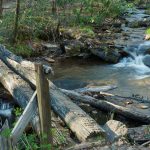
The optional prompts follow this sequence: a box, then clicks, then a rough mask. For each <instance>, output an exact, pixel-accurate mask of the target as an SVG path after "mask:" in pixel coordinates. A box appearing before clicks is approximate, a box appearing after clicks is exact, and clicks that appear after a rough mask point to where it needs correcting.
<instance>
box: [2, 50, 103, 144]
mask: <svg viewBox="0 0 150 150" xmlns="http://www.w3.org/2000/svg"><path fill="white" fill-rule="evenodd" d="M0 58H1V59H2V60H3V61H4V62H5V64H6V65H8V66H9V67H10V68H11V69H13V71H15V72H16V73H19V75H21V77H23V78H24V79H26V80H28V81H30V83H32V85H33V86H34V87H35V81H36V80H35V69H34V67H33V63H31V62H29V61H24V60H22V59H21V58H20V57H19V58H18V57H17V56H16V55H14V54H12V53H11V52H9V51H8V50H5V49H4V48H0ZM23 64H25V65H23ZM28 65H29V66H28ZM28 67H29V68H28ZM4 78H5V77H4ZM18 85H19V83H18ZM49 87H50V89H49V92H50V99H51V104H52V108H53V110H54V111H55V112H56V113H57V114H58V115H59V116H60V117H61V118H62V119H63V120H64V121H65V122H66V124H67V125H68V126H69V128H70V129H71V130H72V131H73V132H74V133H75V135H76V136H77V138H78V139H79V140H80V141H86V140H88V139H89V138H92V137H95V136H97V135H98V136H100V135H102V136H103V135H104V134H105V131H104V130H103V129H102V128H101V127H100V126H99V125H98V124H97V123H96V121H95V120H94V119H92V118H91V117H90V116H89V115H87V114H86V113H85V112H84V111H83V110H82V109H81V108H80V107H78V106H77V105H76V104H75V103H73V102H72V101H71V100H70V98H69V97H67V96H66V95H65V94H64V93H63V92H61V91H60V90H59V89H58V88H57V87H56V86H55V85H54V84H53V83H52V82H51V81H49ZM7 88H8V89H9V87H7ZM7 88H6V89H7ZM12 94H13V93H12Z"/></svg>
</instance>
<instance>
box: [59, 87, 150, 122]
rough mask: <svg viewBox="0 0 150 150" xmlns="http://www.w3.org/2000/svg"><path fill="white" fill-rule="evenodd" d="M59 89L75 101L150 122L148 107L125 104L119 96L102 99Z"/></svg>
mask: <svg viewBox="0 0 150 150" xmlns="http://www.w3.org/2000/svg"><path fill="white" fill-rule="evenodd" d="M61 91H62V92H64V93H65V94H66V95H67V96H69V97H70V98H71V99H72V100H74V101H76V102H82V103H87V104H90V105H92V106H94V107H97V108H100V109H102V110H106V111H110V112H114V113H118V114H121V115H123V116H125V117H128V118H131V119H135V120H138V121H142V122H146V123H150V108H149V109H141V108H138V107H136V105H125V103H126V101H122V99H119V98H118V99H115V98H112V97H110V96H108V97H107V98H106V96H105V98H106V99H105V100H102V99H95V98H93V97H91V96H87V95H82V94H80V93H77V92H75V91H69V90H64V89H61ZM136 103H137V102H136ZM137 104H138V103H137Z"/></svg>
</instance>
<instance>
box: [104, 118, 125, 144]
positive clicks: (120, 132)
mask: <svg viewBox="0 0 150 150" xmlns="http://www.w3.org/2000/svg"><path fill="white" fill-rule="evenodd" d="M104 129H105V131H106V133H107V139H108V141H110V142H115V141H117V140H118V139H119V138H121V137H124V136H126V135H127V131H128V129H127V127H126V125H125V124H123V123H122V122H120V121H117V120H109V121H108V122H106V124H105V125H104Z"/></svg>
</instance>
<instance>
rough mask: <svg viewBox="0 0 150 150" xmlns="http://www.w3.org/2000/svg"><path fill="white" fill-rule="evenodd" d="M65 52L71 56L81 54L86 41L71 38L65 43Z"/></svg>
mask: <svg viewBox="0 0 150 150" xmlns="http://www.w3.org/2000/svg"><path fill="white" fill-rule="evenodd" d="M64 48H65V53H66V55H67V56H69V57H73V56H79V55H80V53H81V50H82V49H83V48H84V43H82V42H80V41H79V40H70V41H66V42H65V43H64Z"/></svg>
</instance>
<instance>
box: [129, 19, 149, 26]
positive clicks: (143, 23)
mask: <svg viewBox="0 0 150 150" xmlns="http://www.w3.org/2000/svg"><path fill="white" fill-rule="evenodd" d="M148 26H150V18H143V20H138V21H133V22H129V23H128V27H130V28H139V27H148Z"/></svg>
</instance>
